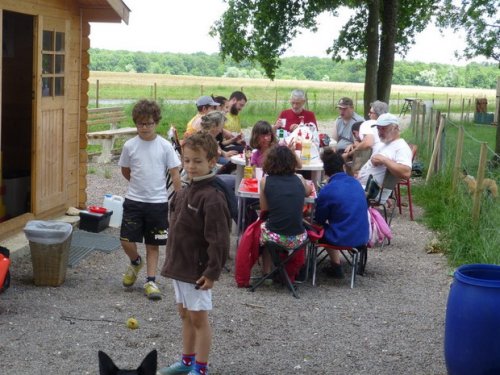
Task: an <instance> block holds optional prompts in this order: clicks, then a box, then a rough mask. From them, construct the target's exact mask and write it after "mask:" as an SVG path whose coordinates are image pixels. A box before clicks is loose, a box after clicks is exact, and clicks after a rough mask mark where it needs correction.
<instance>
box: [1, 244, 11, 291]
mask: <svg viewBox="0 0 500 375" xmlns="http://www.w3.org/2000/svg"><path fill="white" fill-rule="evenodd" d="M9 256H10V252H9V250H8V249H6V248H5V247H3V246H0V293H2V292H3V291H4V290H5V289H7V288H8V287H9V285H10V272H9V266H10V259H9Z"/></svg>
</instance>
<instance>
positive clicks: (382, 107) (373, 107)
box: [368, 100, 389, 120]
mask: <svg viewBox="0 0 500 375" xmlns="http://www.w3.org/2000/svg"><path fill="white" fill-rule="evenodd" d="M387 112H389V106H388V105H387V103H385V102H382V101H380V100H375V101H374V102H373V103H370V112H368V115H369V116H370V120H376V119H378V117H379V116H380V115H383V114H384V113H387Z"/></svg>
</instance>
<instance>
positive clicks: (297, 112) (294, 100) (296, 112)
mask: <svg viewBox="0 0 500 375" xmlns="http://www.w3.org/2000/svg"><path fill="white" fill-rule="evenodd" d="M305 104H306V93H305V92H304V91H303V90H293V91H292V95H291V97H290V105H291V106H292V108H290V109H285V110H284V111H282V112H281V113H280V115H279V116H278V120H276V123H275V124H274V125H273V130H274V131H275V132H276V130H278V129H279V128H283V129H285V130H286V131H287V132H293V131H294V130H295V129H296V128H297V126H299V124H300V123H301V122H302V123H304V124H309V123H313V124H314V125H316V128H317V127H318V124H317V122H316V116H315V115H314V112H312V111H307V110H306V109H304V105H305Z"/></svg>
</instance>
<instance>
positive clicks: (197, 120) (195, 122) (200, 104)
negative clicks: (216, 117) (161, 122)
mask: <svg viewBox="0 0 500 375" xmlns="http://www.w3.org/2000/svg"><path fill="white" fill-rule="evenodd" d="M219 105H220V103H217V102H216V101H215V100H213V98H212V97H211V96H208V95H205V96H200V97H199V98H198V100H196V108H197V109H198V113H197V114H196V115H195V116H194V117H193V118H192V119H191V120H189V122H188V123H187V125H186V131H185V132H184V138H186V137H188V136H189V135H191V134H194V133H196V132H197V131H199V130H201V117H202V116H204V115H206V114H207V113H209V112H212V111H215V109H216V108H217V107H218V106H219Z"/></svg>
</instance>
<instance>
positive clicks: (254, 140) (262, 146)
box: [250, 120, 277, 168]
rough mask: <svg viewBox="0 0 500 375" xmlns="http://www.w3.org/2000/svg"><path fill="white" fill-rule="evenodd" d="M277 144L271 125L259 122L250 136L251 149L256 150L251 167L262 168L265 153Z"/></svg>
mask: <svg viewBox="0 0 500 375" xmlns="http://www.w3.org/2000/svg"><path fill="white" fill-rule="evenodd" d="M276 143H277V139H276V135H275V134H274V132H273V128H272V126H271V124H269V123H268V122H267V121H263V120H260V121H257V122H256V123H255V125H254V126H253V128H252V134H251V135H250V147H252V148H253V149H254V152H253V153H252V159H251V160H250V165H252V166H255V167H258V168H262V165H263V163H264V155H265V153H266V152H267V151H268V150H269V149H270V148H271V147H272V146H274V145H275V144H276Z"/></svg>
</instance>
